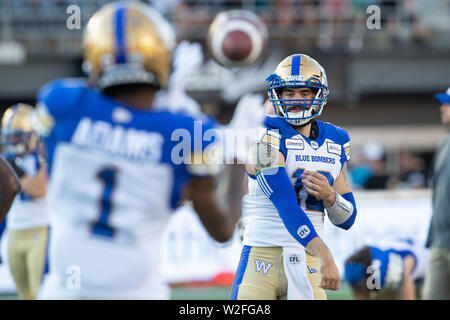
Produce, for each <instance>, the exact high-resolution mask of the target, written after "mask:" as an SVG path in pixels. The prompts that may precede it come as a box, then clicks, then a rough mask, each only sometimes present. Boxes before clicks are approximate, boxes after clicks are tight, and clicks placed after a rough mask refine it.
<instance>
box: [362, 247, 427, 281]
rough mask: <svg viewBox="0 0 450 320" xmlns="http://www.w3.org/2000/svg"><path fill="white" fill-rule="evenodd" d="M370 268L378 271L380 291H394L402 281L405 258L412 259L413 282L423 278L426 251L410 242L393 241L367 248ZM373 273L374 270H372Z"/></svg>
mask: <svg viewBox="0 0 450 320" xmlns="http://www.w3.org/2000/svg"><path fill="white" fill-rule="evenodd" d="M369 248H370V253H371V257H372V266H374V267H376V270H378V271H379V274H378V275H379V281H380V286H381V288H382V289H384V288H391V289H396V288H397V287H398V286H399V285H400V283H401V281H402V280H403V272H404V267H403V260H404V258H405V257H407V256H411V257H413V258H414V268H413V270H412V272H411V278H412V279H413V280H416V279H420V278H423V277H424V276H425V265H426V261H427V257H428V250H426V248H425V247H424V246H422V245H419V244H417V243H415V242H413V241H412V240H402V239H399V240H395V241H391V242H387V241H386V242H385V243H380V244H378V245H372V246H369ZM374 271H375V270H374Z"/></svg>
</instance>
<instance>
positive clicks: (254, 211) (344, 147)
mask: <svg viewBox="0 0 450 320" xmlns="http://www.w3.org/2000/svg"><path fill="white" fill-rule="evenodd" d="M316 123H317V126H318V136H317V137H316V139H310V138H309V137H305V136H304V135H302V134H301V133H299V132H298V131H297V130H295V128H294V127H293V126H292V125H290V124H289V123H288V122H286V120H285V119H283V118H279V117H275V116H267V117H266V119H265V121H264V124H265V127H266V128H267V132H266V134H265V135H264V136H263V137H262V141H263V142H266V143H268V144H270V145H272V146H273V147H274V148H276V149H278V150H279V151H280V152H281V153H282V154H283V155H284V158H285V160H286V166H285V167H286V172H287V174H288V176H289V177H290V179H291V183H292V187H293V188H294V190H295V192H296V193H297V200H298V204H299V206H300V207H301V208H302V209H303V211H305V213H306V215H307V216H308V218H309V219H310V220H311V222H312V224H313V225H314V228H315V229H316V231H317V233H318V234H319V236H322V233H323V226H324V216H325V207H324V205H323V202H322V201H321V200H319V199H317V198H315V197H314V196H312V195H310V194H309V193H307V191H306V189H305V188H304V186H303V183H302V177H301V175H302V174H303V172H304V170H310V171H317V172H320V173H321V174H323V175H324V176H325V177H326V178H327V179H328V182H329V183H330V185H333V184H334V181H335V180H336V179H337V177H338V176H339V175H340V173H341V171H342V168H343V166H344V164H345V162H346V161H348V160H349V159H350V137H349V135H348V133H347V132H346V131H345V130H344V129H341V128H339V127H337V126H335V125H333V124H330V123H327V122H322V121H316ZM243 217H244V219H243V221H244V225H245V230H244V244H245V245H250V246H288V245H297V244H298V242H297V241H296V240H295V239H294V238H293V237H292V236H291V235H290V234H289V233H288V231H287V230H286V228H285V227H284V225H283V222H282V221H281V218H280V217H279V215H278V212H277V209H276V208H275V207H274V206H273V204H272V202H271V201H270V200H269V199H268V198H267V196H266V195H265V194H264V192H262V190H261V188H260V187H259V185H258V183H257V181H256V179H255V178H254V177H252V176H250V178H249V193H248V195H246V196H245V197H244V200H243Z"/></svg>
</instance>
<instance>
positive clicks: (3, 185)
mask: <svg viewBox="0 0 450 320" xmlns="http://www.w3.org/2000/svg"><path fill="white" fill-rule="evenodd" d="M20 189H21V186H20V181H19V178H18V177H17V175H16V174H15V173H14V171H13V169H12V168H11V166H10V165H9V164H8V162H7V161H6V160H5V159H3V157H1V156H0V223H1V222H3V221H4V220H5V217H6V214H7V213H8V211H9V209H10V208H11V204H12V203H13V201H14V197H15V196H16V195H17V194H18V193H19V192H20Z"/></svg>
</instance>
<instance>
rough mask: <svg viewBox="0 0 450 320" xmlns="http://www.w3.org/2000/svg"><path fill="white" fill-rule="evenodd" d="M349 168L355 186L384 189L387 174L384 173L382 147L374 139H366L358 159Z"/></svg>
mask: <svg viewBox="0 0 450 320" xmlns="http://www.w3.org/2000/svg"><path fill="white" fill-rule="evenodd" d="M355 158H357V157H355ZM355 160H356V161H355V162H356V165H355V166H354V167H353V168H352V170H351V179H352V183H353V184H354V186H355V188H363V189H384V188H386V187H387V184H388V180H389V176H388V175H387V174H386V161H385V159H384V148H383V146H382V145H381V144H379V143H378V142H375V141H368V142H366V143H365V144H364V146H363V148H362V153H361V155H360V158H359V159H355Z"/></svg>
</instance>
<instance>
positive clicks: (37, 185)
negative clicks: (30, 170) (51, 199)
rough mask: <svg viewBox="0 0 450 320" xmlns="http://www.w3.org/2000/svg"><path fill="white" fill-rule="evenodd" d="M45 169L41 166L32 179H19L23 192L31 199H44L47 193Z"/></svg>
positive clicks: (24, 177) (25, 177) (27, 177)
mask: <svg viewBox="0 0 450 320" xmlns="http://www.w3.org/2000/svg"><path fill="white" fill-rule="evenodd" d="M47 180H48V178H47V167H46V166H42V167H41V168H40V169H39V171H38V173H37V175H36V176H34V177H30V176H27V175H25V176H23V177H22V178H21V183H22V188H23V191H24V192H25V193H26V194H28V195H30V196H32V197H33V198H41V197H44V196H45V194H46V191H47Z"/></svg>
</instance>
